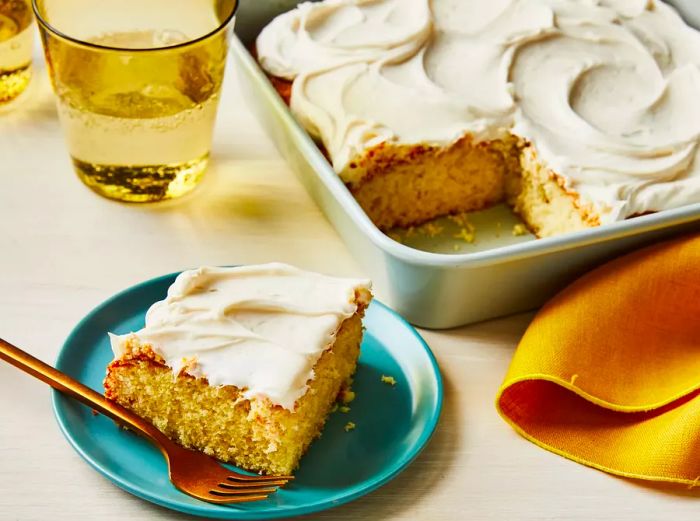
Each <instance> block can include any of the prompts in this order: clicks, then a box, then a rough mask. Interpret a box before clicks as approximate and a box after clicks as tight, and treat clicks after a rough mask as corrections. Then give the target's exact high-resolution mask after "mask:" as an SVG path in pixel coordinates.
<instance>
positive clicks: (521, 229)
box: [513, 224, 527, 237]
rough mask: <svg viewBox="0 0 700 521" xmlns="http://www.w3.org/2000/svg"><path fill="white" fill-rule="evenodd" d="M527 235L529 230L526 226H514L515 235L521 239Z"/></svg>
mask: <svg viewBox="0 0 700 521" xmlns="http://www.w3.org/2000/svg"><path fill="white" fill-rule="evenodd" d="M525 234H527V228H525V225H524V224H516V225H515V226H513V235H515V236H516V237H519V236H521V235H525Z"/></svg>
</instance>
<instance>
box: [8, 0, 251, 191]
mask: <svg viewBox="0 0 700 521" xmlns="http://www.w3.org/2000/svg"><path fill="white" fill-rule="evenodd" d="M0 1H2V0H0ZM33 2H34V12H35V15H36V18H37V21H38V23H39V28H40V32H41V37H42V43H43V46H44V53H45V55H46V61H47V64H48V69H49V74H50V76H51V82H52V84H53V89H54V92H55V93H56V97H57V106H58V115H59V118H60V121H61V126H62V127H63V131H64V133H65V136H66V141H67V144H68V150H69V153H70V156H71V158H72V160H73V166H74V168H75V171H76V173H77V174H78V177H80V179H81V180H82V181H83V183H85V184H86V185H87V186H89V187H90V188H91V189H93V190H94V191H95V192H97V193H99V194H100V195H103V196H105V197H109V198H111V199H116V200H120V201H129V202H149V201H159V200H163V199H171V198H175V197H179V196H181V195H183V194H185V193H187V192H189V191H190V190H192V189H193V188H194V187H195V186H196V185H197V184H198V182H199V181H200V179H201V177H202V175H203V173H204V171H205V169H206V166H207V162H208V158H209V150H210V148H211V137H212V131H213V127H214V120H215V118H216V110H217V105H218V102H219V95H220V91H221V83H222V80H223V77H224V67H225V64H226V54H227V51H228V44H229V38H230V33H231V31H230V28H231V26H232V24H233V19H234V18H233V17H234V14H235V11H236V7H237V1H236V0H33Z"/></svg>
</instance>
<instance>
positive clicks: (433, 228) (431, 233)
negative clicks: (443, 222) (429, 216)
mask: <svg viewBox="0 0 700 521" xmlns="http://www.w3.org/2000/svg"><path fill="white" fill-rule="evenodd" d="M418 230H419V231H420V233H422V234H424V235H427V236H428V237H436V236H438V235H440V234H441V233H442V232H443V230H444V228H443V227H442V226H440V225H439V224H436V223H433V222H428V223H425V224H424V225H423V226H421V227H420V228H419V229H418Z"/></svg>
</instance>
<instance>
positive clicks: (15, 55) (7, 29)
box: [0, 0, 34, 106]
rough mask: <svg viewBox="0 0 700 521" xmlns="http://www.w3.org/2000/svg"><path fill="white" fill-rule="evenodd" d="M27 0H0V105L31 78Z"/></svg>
mask: <svg viewBox="0 0 700 521" xmlns="http://www.w3.org/2000/svg"><path fill="white" fill-rule="evenodd" d="M29 2H30V0H0V106H2V105H4V104H6V103H9V102H10V101H12V100H14V99H15V98H16V97H17V96H19V95H20V94H22V92H24V89H26V88H27V85H29V80H30V79H31V77H32V43H33V42H34V32H33V31H32V27H31V25H32V19H33V16H32V7H31V5H30V3H29Z"/></svg>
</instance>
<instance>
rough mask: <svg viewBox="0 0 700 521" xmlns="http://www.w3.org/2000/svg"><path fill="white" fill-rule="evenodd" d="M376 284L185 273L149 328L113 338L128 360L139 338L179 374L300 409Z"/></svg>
mask: <svg viewBox="0 0 700 521" xmlns="http://www.w3.org/2000/svg"><path fill="white" fill-rule="evenodd" d="M369 290H370V282H369V281H367V280H355V279H345V278H336V277H329V276H325V275H321V274H318V273H312V272H308V271H302V270H300V269H297V268H294V267H292V266H289V265H286V264H263V265H259V266H244V267H238V268H209V267H203V268H199V269H196V270H190V271H185V272H183V273H181V274H180V275H178V277H177V279H176V280H175V282H174V283H173V284H172V286H170V288H169V289H168V295H167V297H166V298H165V299H164V300H161V301H159V302H156V303H155V304H153V306H151V308H150V309H149V310H148V312H147V314H146V324H145V327H144V328H143V329H141V330H140V331H137V332H135V333H129V334H126V335H113V334H111V333H110V339H111V343H112V350H113V351H114V355H115V357H116V358H121V357H122V356H123V355H124V354H125V352H126V349H127V345H128V341H129V339H130V338H131V337H133V336H135V337H136V339H137V340H138V342H139V343H140V344H141V345H149V346H150V347H151V348H152V350H153V351H154V352H155V353H156V354H157V355H159V356H161V357H162V358H163V359H164V360H165V363H166V364H167V365H168V366H169V367H170V368H171V369H172V370H173V373H174V374H179V373H180V372H181V371H184V372H186V373H187V374H190V375H192V376H194V377H197V378H206V379H207V380H208V382H209V384H210V385H213V386H218V385H234V386H236V387H238V388H239V389H243V390H244V393H243V396H244V397H245V398H254V397H263V398H268V399H269V400H270V401H271V402H272V403H274V404H276V405H281V406H282V407H284V408H286V409H289V410H293V409H294V404H295V402H296V400H297V399H299V398H300V397H301V396H303V395H304V394H305V393H306V390H307V382H308V381H309V380H310V379H312V378H313V377H314V371H313V367H314V365H315V364H316V362H317V360H318V359H319V358H320V357H321V355H322V354H323V352H324V351H325V350H326V349H328V348H329V347H330V346H331V345H332V344H333V342H334V340H335V335H336V333H337V331H338V329H339V328H340V325H341V324H342V322H343V321H344V320H345V319H347V318H349V317H350V316H352V315H353V314H354V313H355V312H356V311H357V307H358V299H359V301H360V302H361V303H362V304H363V305H366V304H368V301H369V299H370V298H371V296H370V293H369Z"/></svg>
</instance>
